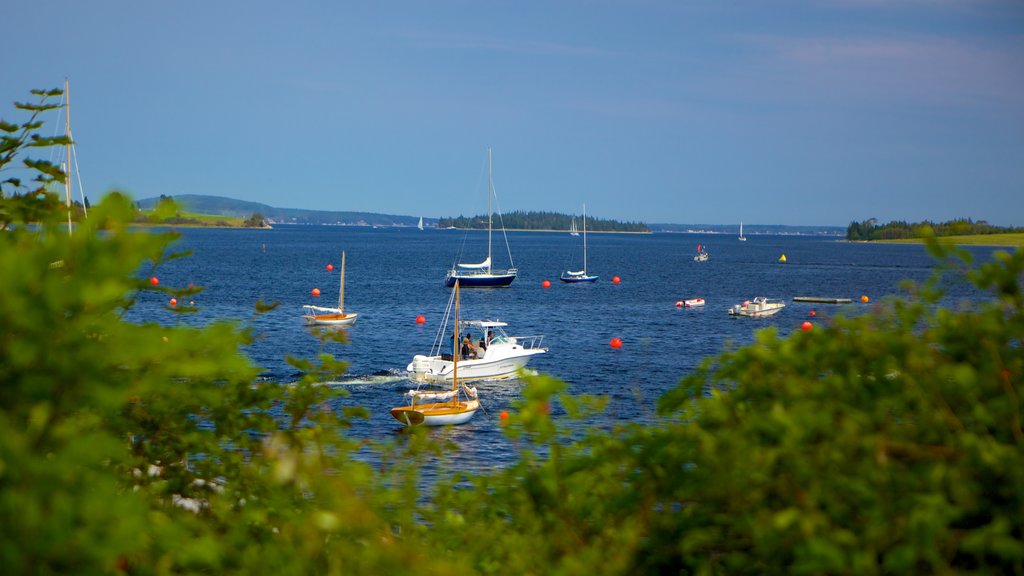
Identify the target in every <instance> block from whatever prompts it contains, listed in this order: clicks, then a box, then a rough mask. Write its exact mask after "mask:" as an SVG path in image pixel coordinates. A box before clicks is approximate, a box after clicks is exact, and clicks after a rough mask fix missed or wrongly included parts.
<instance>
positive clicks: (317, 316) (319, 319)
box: [302, 252, 359, 326]
mask: <svg viewBox="0 0 1024 576" xmlns="http://www.w3.org/2000/svg"><path fill="white" fill-rule="evenodd" d="M340 284H341V287H340V288H339V289H338V307H337V308H328V307H326V306H313V305H312V304H307V305H305V306H303V308H304V309H305V310H306V313H305V314H303V315H302V319H303V320H305V321H306V324H309V325H311V326H351V325H352V324H355V323H356V318H357V317H358V316H359V314H357V313H355V312H345V252H342V253H341V283H340Z"/></svg>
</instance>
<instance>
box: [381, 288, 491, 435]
mask: <svg viewBox="0 0 1024 576" xmlns="http://www.w3.org/2000/svg"><path fill="white" fill-rule="evenodd" d="M452 299H453V300H454V301H455V322H454V323H453V326H454V328H453V331H452V377H451V382H452V387H451V389H450V390H445V391H430V390H419V389H417V390H409V391H408V392H406V394H405V396H406V397H407V398H408V399H409V404H408V405H407V406H399V407H397V408H392V409H391V415H392V416H393V417H394V418H395V420H398V421H399V422H401V423H402V424H405V425H406V426H447V425H457V424H465V423H466V422H469V420H470V419H471V418H473V415H474V414H476V411H477V410H479V409H480V399H479V398H478V397H477V391H476V388H470V387H467V386H466V385H465V384H464V383H463V382H462V381H461V380H460V378H459V282H458V281H456V282H455V290H453V291H452ZM450 304H451V303H450V302H449V306H450Z"/></svg>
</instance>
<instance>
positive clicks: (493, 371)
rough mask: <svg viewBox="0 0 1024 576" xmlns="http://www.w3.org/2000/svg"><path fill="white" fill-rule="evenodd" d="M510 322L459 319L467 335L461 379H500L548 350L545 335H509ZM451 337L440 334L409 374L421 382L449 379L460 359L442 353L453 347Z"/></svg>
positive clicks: (461, 349) (415, 359) (411, 365)
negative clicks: (507, 330)
mask: <svg viewBox="0 0 1024 576" xmlns="http://www.w3.org/2000/svg"><path fill="white" fill-rule="evenodd" d="M506 326H508V324H507V323H506V322H501V321H499V320H465V321H460V322H459V323H458V331H459V333H460V334H462V335H463V338H462V343H461V345H460V346H459V356H460V357H459V359H458V369H459V380H460V381H470V380H500V379H505V378H512V377H514V376H515V375H516V373H517V372H518V370H519V369H520V368H522V367H524V366H526V364H527V363H528V362H529V361H530V360H531V359H532V358H533V357H534V356H537V355H538V354H545V353H547V351H548V349H547V348H544V347H543V346H542V345H543V342H544V336H543V335H536V336H509V335H508V334H507V333H506V332H505V327H506ZM449 340H450V339H446V338H444V336H443V331H442V333H440V334H439V336H438V338H437V339H435V342H434V346H433V347H432V349H431V354H430V355H424V354H417V355H416V356H413V359H412V362H410V363H409V365H408V366H406V368H405V370H406V373H407V374H408V375H409V378H410V379H412V380H415V381H417V382H448V381H451V380H452V378H454V375H455V364H456V360H455V358H453V355H452V354H447V353H441V349H442V348H444V349H447V348H449Z"/></svg>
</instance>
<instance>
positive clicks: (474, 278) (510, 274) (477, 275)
mask: <svg viewBox="0 0 1024 576" xmlns="http://www.w3.org/2000/svg"><path fill="white" fill-rule="evenodd" d="M493 196H494V180H493V178H492V177H491V149H490V148H488V149H487V258H486V259H485V260H484V261H483V262H479V263H476V264H462V263H457V264H454V265H452V269H451V270H449V271H448V274H447V276H445V279H444V284H445V286H447V287H449V288H451V287H453V286H455V283H456V282H459V283H461V284H462V286H463V287H464V288H468V287H474V286H475V287H500V286H508V285H509V284H511V283H512V281H513V280H515V279H516V275H517V274H518V270H516V268H515V266H514V265H512V262H511V261H512V251H511V250H510V249H509V264H510V267H509V268H508V269H506V270H498V269H495V268H493V267H492V266H491V235H492V232H493V216H494V213H493V212H492V211H491V198H492V197H493ZM499 216H500V214H499ZM501 231H502V236H503V237H504V238H505V248H506V249H508V237H507V236H505V234H504V232H505V227H504V226H502V229H501Z"/></svg>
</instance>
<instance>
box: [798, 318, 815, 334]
mask: <svg viewBox="0 0 1024 576" xmlns="http://www.w3.org/2000/svg"><path fill="white" fill-rule="evenodd" d="M811 328H814V324H811V323H810V322H809V321H807V320H804V323H803V324H801V325H800V329H801V330H803V331H804V332H807V331H809V330H810V329H811Z"/></svg>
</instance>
